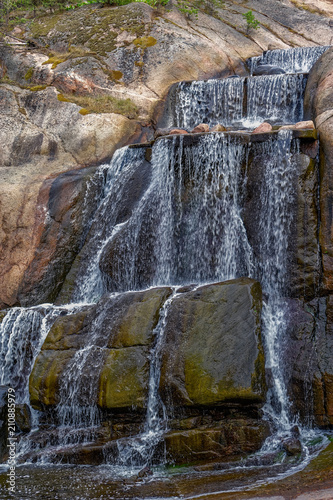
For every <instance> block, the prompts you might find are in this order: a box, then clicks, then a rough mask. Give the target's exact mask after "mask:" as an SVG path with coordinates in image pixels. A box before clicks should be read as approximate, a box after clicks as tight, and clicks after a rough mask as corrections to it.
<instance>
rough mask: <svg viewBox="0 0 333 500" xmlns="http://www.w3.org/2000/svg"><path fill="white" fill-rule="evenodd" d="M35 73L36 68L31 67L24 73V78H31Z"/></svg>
mask: <svg viewBox="0 0 333 500" xmlns="http://www.w3.org/2000/svg"><path fill="white" fill-rule="evenodd" d="M33 74H34V68H29V69H28V71H27V72H26V74H25V75H24V79H25V80H31V78H32V75H33Z"/></svg>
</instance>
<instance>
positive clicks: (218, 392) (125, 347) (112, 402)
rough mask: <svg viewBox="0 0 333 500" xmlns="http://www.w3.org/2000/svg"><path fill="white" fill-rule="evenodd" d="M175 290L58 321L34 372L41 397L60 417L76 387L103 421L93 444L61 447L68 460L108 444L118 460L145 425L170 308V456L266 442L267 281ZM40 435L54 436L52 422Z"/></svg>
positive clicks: (37, 400) (181, 458) (166, 350)
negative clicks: (155, 353) (157, 346)
mask: <svg viewBox="0 0 333 500" xmlns="http://www.w3.org/2000/svg"><path fill="white" fill-rule="evenodd" d="M171 293H172V290H171V289H170V288H167V287H164V288H154V289H149V290H146V291H142V292H127V293H123V294H118V295H116V296H114V297H111V298H109V297H104V298H102V299H101V301H100V302H99V303H98V304H96V305H94V306H83V307H82V309H81V311H78V312H77V313H75V314H69V315H67V316H60V317H58V319H57V320H56V321H55V323H54V324H53V327H52V328H51V330H50V332H49V334H48V336H47V338H46V340H45V342H44V344H43V347H42V350H41V352H40V354H39V356H38V357H37V359H36V362H35V365H34V368H33V371H32V374H31V376H30V399H31V404H32V406H33V407H34V408H35V409H37V410H41V409H43V410H44V411H45V417H44V418H45V420H44V422H45V424H47V423H48V422H49V423H52V422H54V421H56V420H57V412H56V411H55V405H57V404H59V403H60V404H64V401H65V402H66V397H67V396H68V395H70V401H71V405H74V406H75V405H76V404H80V405H83V406H84V405H85V406H89V407H91V406H93V407H96V406H97V407H98V408H99V409H100V410H101V411H102V413H101V415H102V421H103V425H102V427H101V428H100V429H99V430H98V433H97V435H96V440H95V442H94V444H93V451H92V450H90V451H89V450H88V449H87V450H85V448H84V446H83V447H82V450H81V451H80V450H78V449H77V450H76V451H75V453H74V454H73V452H71V451H70V450H67V451H66V450H65V451H62V450H60V451H59V452H56V453H60V455H61V454H62V453H63V452H64V453H65V455H64V457H65V459H66V461H67V460H68V461H69V462H70V463H75V462H79V463H85V460H87V453H88V455H89V457H90V459H91V460H93V461H94V462H96V463H99V462H100V461H101V460H102V457H103V453H102V452H101V449H102V448H104V447H105V446H106V447H107V448H104V449H105V450H106V449H108V450H109V453H110V460H111V461H112V460H116V459H117V457H118V455H119V449H120V448H119V447H117V443H116V440H119V439H121V440H122V443H123V445H124V446H126V442H127V440H128V439H130V436H131V435H133V434H138V433H139V432H140V429H142V425H143V419H144V416H145V412H146V410H147V400H148V390H149V374H150V371H151V366H150V364H151V360H152V355H151V354H150V353H151V349H152V347H153V345H154V341H155V340H156V339H155V333H154V331H155V327H156V326H157V324H158V321H159V320H160V319H161V318H162V317H164V318H166V323H165V328H164V330H162V332H160V334H161V335H162V352H161V378H160V387H159V391H160V394H161V397H162V400H163V402H164V404H165V407H166V411H167V413H168V427H169V431H168V433H167V434H166V436H165V440H164V441H163V442H162V443H161V447H162V448H163V447H164V445H165V447H166V450H167V456H168V460H170V461H173V462H176V463H183V462H188V461H193V462H195V461H198V460H202V459H212V458H215V459H216V458H221V459H225V458H226V459H228V458H234V457H236V456H239V455H244V454H245V453H248V452H252V451H255V450H257V449H259V448H260V446H261V445H262V443H263V441H264V439H265V437H266V436H267V435H268V432H269V430H268V424H267V422H266V423H265V422H262V421H261V420H260V416H261V408H262V405H263V403H264V400H265V392H266V383H265V368H264V365H265V360H264V353H263V346H262V341H261V333H260V314H261V288H260V285H259V283H257V282H256V281H254V280H251V279H248V278H244V279H239V280H232V281H228V282H224V283H216V284H211V285H206V286H201V287H199V288H196V289H195V290H193V287H185V288H184V289H183V290H179V292H178V293H177V294H174V295H173V296H171ZM167 298H169V301H168V302H167V303H166V300H167ZM163 308H164V309H163ZM162 311H163V316H162ZM162 324H163V323H162ZM97 325H98V328H97ZM89 349H90V351H89ZM88 351H89V353H88V356H86V354H87V352H88ZM80 353H81V354H82V355H83V357H82V356H81V354H80ZM82 359H84V360H85V361H86V362H84V363H82V361H81V360H82ZM71 388H72V389H71ZM73 388H75V390H73ZM66 391H67V392H66ZM67 393H68V394H67ZM64 395H65V400H64V399H63V397H64ZM46 429H47V427H46ZM47 432H48V431H47ZM57 432H58V431H57V429H53V430H52V435H53V438H52V439H53V441H55V440H56V439H57V437H56V435H57ZM31 439H32V440H34V439H36V440H37V441H38V442H48V441H47V440H48V437H47V435H45V431H41V432H40V433H39V434H38V433H37V435H36V437H35V438H34V437H32V438H31ZM110 440H111V442H110V443H109V441H110ZM216 440H217V441H218V442H219V443H220V444H219V446H218V447H217V448H216V447H215V444H216ZM159 452H160V448H159V447H158V448H157V449H156V456H158V454H159ZM84 457H85V458H84ZM94 457H95V458H94Z"/></svg>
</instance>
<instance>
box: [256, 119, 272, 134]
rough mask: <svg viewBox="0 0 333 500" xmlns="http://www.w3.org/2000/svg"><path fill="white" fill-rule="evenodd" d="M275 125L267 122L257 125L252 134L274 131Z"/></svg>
mask: <svg viewBox="0 0 333 500" xmlns="http://www.w3.org/2000/svg"><path fill="white" fill-rule="evenodd" d="M272 130H273V127H272V125H270V124H269V123H267V122H264V123H262V124H261V125H259V127H257V128H256V129H254V130H253V132H252V134H265V133H266V132H272Z"/></svg>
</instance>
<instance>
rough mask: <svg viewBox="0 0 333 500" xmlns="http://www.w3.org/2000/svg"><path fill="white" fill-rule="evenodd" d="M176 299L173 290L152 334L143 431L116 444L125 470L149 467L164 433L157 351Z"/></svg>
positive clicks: (158, 355) (160, 348)
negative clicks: (152, 340)
mask: <svg viewBox="0 0 333 500" xmlns="http://www.w3.org/2000/svg"><path fill="white" fill-rule="evenodd" d="M176 297H177V289H176V288H175V289H174V290H173V293H172V295H171V296H170V297H169V298H168V299H167V300H166V301H165V303H164V305H163V307H162V309H161V311H160V317H159V321H158V323H157V325H156V328H155V330H154V338H155V342H154V348H153V350H152V356H151V362H150V374H149V394H148V401H147V413H146V419H145V424H144V429H143V432H142V433H141V434H139V435H138V436H135V437H133V438H131V439H129V440H125V441H122V440H119V441H118V443H117V446H118V450H119V459H118V461H119V463H120V465H126V466H136V465H139V466H142V465H145V466H150V465H151V463H152V458H153V454H154V451H155V448H156V446H157V445H158V444H159V443H160V441H161V440H162V438H163V435H164V433H165V432H166V430H167V417H166V411H165V406H164V404H163V401H162V399H161V397H160V395H159V382H160V374H161V351H162V346H163V340H164V331H165V325H166V320H167V316H168V311H169V309H170V305H171V303H172V302H173V300H174V299H175V298H176Z"/></svg>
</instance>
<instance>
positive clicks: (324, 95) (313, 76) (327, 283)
mask: <svg viewBox="0 0 333 500" xmlns="http://www.w3.org/2000/svg"><path fill="white" fill-rule="evenodd" d="M332 67H333V50H332V49H331V50H328V51H327V52H326V53H325V54H324V55H323V56H322V57H321V58H320V59H319V60H318V61H317V63H316V64H315V65H314V67H313V68H312V70H311V72H310V75H309V81H308V84H307V87H306V93H305V101H304V106H305V118H306V119H309V120H310V119H313V120H314V121H315V124H316V127H317V129H318V131H319V133H320V143H321V185H320V210H321V224H320V233H319V239H320V245H321V249H322V266H323V287H324V289H325V291H327V292H332V291H333V243H332V237H331V235H332V225H333V222H332V210H331V205H332V202H331V200H332V192H333V177H332V166H333V143H332V129H333V112H332V102H333V92H332V87H331V84H332V76H331V73H332Z"/></svg>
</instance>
